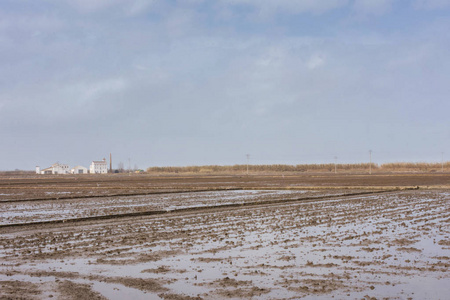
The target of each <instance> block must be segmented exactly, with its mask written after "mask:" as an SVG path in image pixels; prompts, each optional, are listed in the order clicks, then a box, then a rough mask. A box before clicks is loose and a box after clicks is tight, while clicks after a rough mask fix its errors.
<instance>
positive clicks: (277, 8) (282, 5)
mask: <svg viewBox="0 0 450 300" xmlns="http://www.w3.org/2000/svg"><path fill="white" fill-rule="evenodd" d="M220 1H221V2H222V3H225V4H228V5H249V6H252V7H254V8H256V9H258V10H259V11H260V12H261V13H262V14H264V15H269V14H273V13H277V12H283V13H289V14H298V13H324V12H326V11H329V10H333V9H336V8H339V7H342V6H345V5H346V4H347V3H348V2H349V1H348V0H327V1H317V0H297V1H292V0H220Z"/></svg>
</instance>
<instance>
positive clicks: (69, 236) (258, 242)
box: [0, 174, 450, 299]
mask: <svg viewBox="0 0 450 300" xmlns="http://www.w3.org/2000/svg"><path fill="white" fill-rule="evenodd" d="M333 175H334V174H333ZM333 175H324V174H312V175H311V174H309V175H299V176H249V177H246V176H203V177H199V176H197V177H195V176H177V177H175V176H174V177H152V176H147V175H133V176H123V175H105V176H24V177H17V178H9V177H0V216H1V217H0V299H50V298H54V299H243V298H244V299H299V298H302V299H303V298H304V299H330V298H335V299H448V295H449V286H450V272H449V266H450V258H449V257H450V226H449V222H450V175H447V174H376V175H371V176H369V175H364V174H359V175H350V174H347V175H345V174H343V175H339V174H338V175H337V176H336V175H334V176H333Z"/></svg>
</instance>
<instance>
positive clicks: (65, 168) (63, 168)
mask: <svg viewBox="0 0 450 300" xmlns="http://www.w3.org/2000/svg"><path fill="white" fill-rule="evenodd" d="M36 174H69V165H66V164H60V163H54V164H53V165H52V166H51V167H49V168H46V169H42V170H41V168H40V167H39V166H36Z"/></svg>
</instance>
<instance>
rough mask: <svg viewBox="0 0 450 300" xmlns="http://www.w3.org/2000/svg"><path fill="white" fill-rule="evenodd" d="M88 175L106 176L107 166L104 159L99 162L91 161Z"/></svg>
mask: <svg viewBox="0 0 450 300" xmlns="http://www.w3.org/2000/svg"><path fill="white" fill-rule="evenodd" d="M89 173H91V174H106V173H108V164H107V163H106V158H104V159H103V160H101V161H93V162H92V163H91V166H90V167H89Z"/></svg>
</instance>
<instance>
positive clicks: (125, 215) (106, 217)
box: [0, 188, 417, 229]
mask: <svg viewBox="0 0 450 300" xmlns="http://www.w3.org/2000/svg"><path fill="white" fill-rule="evenodd" d="M413 189H417V188H406V189H405V188H403V189H401V190H413ZM398 191H400V189H393V190H383V191H370V192H359V193H348V194H341V195H331V196H330V195H328V196H319V197H305V198H298V199H289V200H267V201H259V202H247V203H232V204H223V205H213V206H196V207H188V208H180V209H174V210H155V211H143V212H133V213H123V214H111V215H104V216H94V217H84V218H75V219H64V220H52V221H40V222H28V223H16V224H3V225H0V229H1V228H10V227H23V226H33V225H46V224H62V223H78V222H84V221H98V220H110V219H118V218H128V217H141V216H152V215H162V214H172V213H186V212H194V211H207V210H215V209H223V208H242V207H251V206H263V205H273V204H287V203H294V202H299V201H314V200H325V199H333V198H339V197H350V196H361V195H371V194H382V193H392V192H398Z"/></svg>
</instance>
